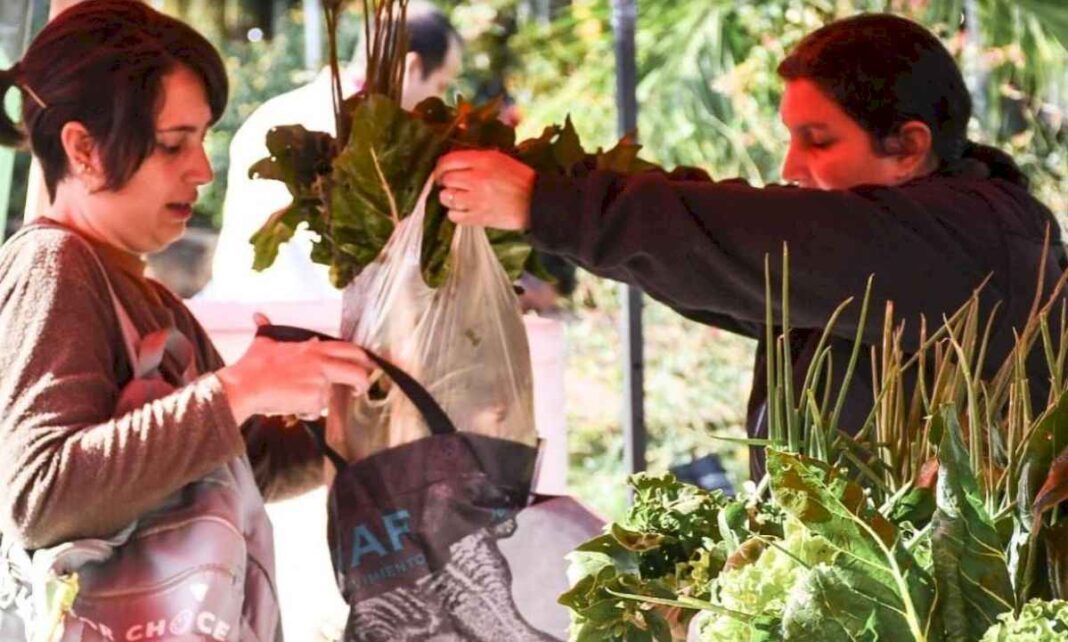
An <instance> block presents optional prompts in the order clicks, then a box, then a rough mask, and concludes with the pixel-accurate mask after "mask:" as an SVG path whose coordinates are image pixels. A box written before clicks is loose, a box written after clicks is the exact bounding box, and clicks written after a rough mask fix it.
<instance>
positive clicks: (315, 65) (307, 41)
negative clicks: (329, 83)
mask: <svg viewBox="0 0 1068 642" xmlns="http://www.w3.org/2000/svg"><path fill="white" fill-rule="evenodd" d="M322 66H323V3H322V1H321V0H304V68H305V69H307V70H308V71H315V72H317V71H319V69H320V68H321V67H322Z"/></svg>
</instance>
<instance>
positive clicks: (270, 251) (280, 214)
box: [249, 205, 306, 271]
mask: <svg viewBox="0 0 1068 642" xmlns="http://www.w3.org/2000/svg"><path fill="white" fill-rule="evenodd" d="M305 214H306V213H305V212H304V210H303V208H301V207H300V206H299V205H296V206H294V205H291V206H289V207H287V208H285V209H284V210H279V211H277V212H275V213H274V214H272V215H271V216H270V218H268V219H267V222H266V223H265V224H264V225H263V227H261V228H260V229H259V230H258V231H257V232H256V233H255V234H253V235H252V238H251V239H249V242H250V243H252V246H253V261H252V269H254V270H257V271H261V270H266V269H267V268H269V267H271V265H272V264H273V263H274V260H275V259H276V258H278V248H279V247H281V245H282V244H283V243H286V242H287V241H289V239H291V238H293V234H294V233H295V232H296V230H297V226H298V225H300V223H301V222H302V221H303V220H304V216H305Z"/></svg>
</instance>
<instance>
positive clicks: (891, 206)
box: [530, 161, 1064, 478]
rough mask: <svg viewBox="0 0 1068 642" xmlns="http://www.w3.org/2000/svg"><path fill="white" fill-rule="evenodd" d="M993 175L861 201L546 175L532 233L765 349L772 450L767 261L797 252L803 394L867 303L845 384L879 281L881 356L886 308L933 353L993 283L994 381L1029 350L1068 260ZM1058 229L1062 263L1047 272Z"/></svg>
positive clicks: (988, 369)
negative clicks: (1013, 355) (823, 352)
mask: <svg viewBox="0 0 1068 642" xmlns="http://www.w3.org/2000/svg"><path fill="white" fill-rule="evenodd" d="M990 173H991V172H990V170H989V168H988V167H987V166H986V165H983V164H982V163H979V162H978V161H976V162H972V163H964V164H961V166H960V167H959V168H958V169H957V170H955V171H953V172H939V173H935V174H931V175H929V176H926V177H923V178H919V179H915V180H913V181H910V182H908V183H906V184H903V185H900V186H895V187H876V186H864V187H858V188H855V189H851V190H848V191H822V190H814V189H802V188H797V187H783V186H772V187H766V188H755V187H751V186H749V185H747V184H746V183H744V182H741V181H737V180H734V181H724V182H714V181H711V180H709V179H708V178H707V175H704V174H703V172H699V171H698V172H694V171H688V172H684V173H681V174H672V175H667V174H663V173H648V174H641V175H637V176H630V177H627V176H622V175H619V174H615V173H612V172H607V171H593V172H591V173H590V174H588V175H587V176H584V177H582V178H572V179H565V178H560V177H554V176H548V175H539V176H538V177H537V180H536V183H535V189H534V194H533V199H532V202H531V230H530V234H531V237H532V241H533V243H534V245H535V246H536V247H537V248H538V249H540V250H543V251H545V252H549V253H554V254H558V255H560V256H562V257H564V258H567V259H569V260H571V261H573V262H575V263H577V264H578V265H580V266H582V267H584V268H586V269H587V270H589V271H591V272H593V273H594V274H597V275H600V276H603V277H607V278H610V279H615V280H617V281H623V282H626V283H630V284H633V285H636V286H638V287H640V288H641V289H643V290H644V291H645V292H646V293H647V294H649V295H650V296H651V297H653V298H654V299H657V300H658V301H661V302H663V303H665V304H666V305H668V306H670V307H671V308H673V309H675V310H676V311H678V312H679V313H681V314H683V315H684V316H686V317H688V318H690V319H693V320H695V321H698V322H700V323H704V324H707V325H710V326H715V327H718V328H723V329H725V330H728V331H731V332H734V333H738V334H741V335H744V336H747V337H751V338H754V339H756V340H757V342H758V348H757V354H756V362H755V363H754V371H753V388H752V392H751V395H750V398H749V405H748V413H747V421H746V424H747V431H748V433H749V435H750V436H752V437H758V438H759V437H765V436H766V435H767V416H766V414H767V413H766V410H765V402H766V400H767V376H766V352H767V345H766V340H765V337H766V332H765V322H764V319H765V296H764V293H765V257H768V258H770V261H769V263H770V268H771V276H772V279H773V283H775V284H777V283H779V282H780V279H781V276H782V274H781V272H782V270H781V268H782V253H783V246H784V244H785V245H786V246H787V247H788V248H789V265H790V275H789V281H790V283H789V286H790V325H791V328H792V332H791V336H790V343H791V347H792V350H791V356H792V363H793V373H794V377H795V382H794V384H795V388H799V387H800V385H801V383H802V381H801V379H803V377H804V375H805V372H806V371H807V369H808V365H809V363H810V362H811V361H812V359H813V357H814V352H815V349H816V346H817V343H818V342H819V338H820V335H821V333H822V331H823V328H824V326H825V325H826V324H827V322H828V321H829V319H830V317H831V314H832V312H833V311H834V310H835V308H837V307H838V306H839V304H841V303H842V302H843V301H844V300H845V299H847V298H849V297H853V298H854V304H853V305H850V306H849V307H848V308H847V309H846V311H845V313H844V314H843V315H842V316H841V317H840V318H839V320H838V321H837V323H836V324H835V326H834V330H833V336H832V337H831V340H830V344H829V345H830V348H831V358H832V363H833V371H834V373H835V378H836V379H837V380H838V381H836V382H834V383H838V382H840V381H841V378H842V376H843V375H844V371H845V365H846V364H847V363H848V361H849V357H850V353H851V351H852V342H853V338H854V336H855V334H856V331H857V324H858V323H859V317H860V314H859V311H860V305H859V301H860V300H862V298H863V296H864V291H865V285H866V282H867V280H868V277H869V275H874V285H873V290H872V298H871V303H870V308H869V314H868V317H867V323H866V324H865V325H866V327H865V328H864V330H863V341H864V343H865V344H866V346H872V345H879V344H880V343H881V341H882V334H883V310H884V307H885V304H886V302H887V301H893V306H894V307H893V310H894V314H895V318H896V320H897V321H898V322H905V324H906V332H905V334H904V337H903V342H902V349H903V350H905V351H906V352H914V351H915V350H916V349H917V347H918V345H919V332H918V331H915V330H916V329H917V328H918V327H919V323H920V318H921V316H922V317H923V318H925V319H926V322H927V325H928V328H936V327H938V326H939V325H941V323H942V320H943V319H944V318H946V317H948V316H950V315H952V314H953V313H954V312H955V311H957V310H958V309H959V308H960V307H961V306H962V305H963V304H965V303H966V302H967V300H968V298H969V297H971V296H972V294H973V292H974V291H975V290H976V288H977V287H978V286H979V285H980V284H981V283H982V282H983V281H984V279H986V278H987V277H988V276H989V277H990V280H989V282H988V283H986V284H985V286H984V287H982V288H981V289H980V294H979V299H980V310H981V313H982V315H983V316H982V318H983V319H986V318H988V316H989V315H990V313H991V312H992V311H993V310H994V306H995V303H998V302H1000V308H999V309H998V310H997V312H996V314H995V315H994V317H993V318H994V326H993V331H992V335H991V338H990V345H989V349H988V353H987V358H986V360H985V364H984V373H985V374H988V375H989V374H992V373H993V372H994V371H996V369H997V367H998V366H1000V365H1001V363H1002V362H1003V361H1004V360H1005V358H1006V356H1007V355H1008V353H1009V352H1010V350H1011V349H1012V346H1013V345H1014V334H1013V330H1014V329H1016V330H1019V329H1021V328H1022V327H1023V325H1024V324H1025V322H1026V320H1027V318H1028V316H1029V312H1030V309H1031V307H1032V302H1033V301H1034V298H1035V289H1036V285H1037V283H1038V275H1039V270H1040V269H1041V271H1042V272H1044V274H1045V278H1044V290H1045V293H1044V294H1043V298H1047V297H1048V294H1049V291H1050V290H1051V289H1052V287H1053V286H1054V285H1055V284H1056V282H1057V280H1058V278H1059V277H1060V275H1061V273H1062V270H1063V265H1064V252H1063V249H1062V248H1061V245H1060V234H1059V228H1058V227H1057V224H1056V222H1055V220H1054V218H1053V216H1052V214H1051V213H1050V211H1049V209H1048V208H1046V207H1045V206H1044V205H1042V204H1041V203H1039V202H1038V201H1037V200H1036V199H1035V198H1033V197H1032V196H1031V194H1030V193H1029V192H1028V191H1027V189H1026V188H1025V187H1023V186H1021V185H1018V184H1016V183H1014V182H1011V181H1009V180H1005V179H1003V178H998V177H996V176H995V177H992V176H990ZM1047 228H1048V229H1049V230H1050V235H1051V244H1052V249H1051V251H1050V252H1049V253H1048V256H1047V259H1046V261H1045V263H1042V264H1041V265H1040V263H1041V262H1042V256H1043V248H1044V243H1045V235H1046V231H1047ZM773 287H775V288H776V290H777V286H773ZM776 294H777V292H776ZM774 299H775V300H774V301H773V304H774V308H773V309H774V314H775V316H774V318H775V319H781V310H780V308H779V303H780V301H779V297H778V296H775V297H774ZM1056 308H1057V309H1059V306H1056ZM1058 324H1059V321H1053V322H1052V324H1051V327H1054V328H1056V327H1059V325H1058ZM909 328H912V329H913V330H914V331H911V332H910V331H908V329H909ZM1035 352H1041V350H1036V351H1035ZM869 353H870V351H868V350H865V352H863V353H862V357H861V361H860V362H859V363H858V365H857V368H856V371H855V375H854V378H853V380H852V383H851V385H850V388H849V391H848V393H847V397H846V403H845V406H844V408H843V412H842V415H841V419H840V422H839V427H840V428H841V429H843V430H846V431H847V432H856V431H857V430H858V429H859V428H860V427H861V426H862V425H863V423H864V422H865V419H866V418H867V416H868V413H869V411H870V410H871V408H872V405H873V393H872V381H871V368H870V365H869V361H868V357H867V355H868V354H869ZM1029 369H1030V373H1031V376H1030V379H1031V388H1032V393H1033V394H1032V398H1033V399H1037V400H1042V401H1043V402H1044V400H1045V398H1046V394H1047V393H1048V389H1049V384H1048V373H1047V371H1046V370H1045V368H1044V365H1043V362H1042V360H1041V359H1033V360H1032V361H1031V362H1029ZM836 389H837V386H836V387H834V388H832V390H836ZM751 455H753V456H752V457H751V463H750V470H751V473H752V475H753V476H754V478H759V476H761V475H762V474H763V471H764V462H763V457H762V451H760V450H758V449H753V450H752V451H751Z"/></svg>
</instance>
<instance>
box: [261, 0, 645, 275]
mask: <svg viewBox="0 0 1068 642" xmlns="http://www.w3.org/2000/svg"><path fill="white" fill-rule="evenodd" d="M341 4H342V3H340V2H332V3H330V4H329V5H326V6H324V11H325V13H326V18H327V19H326V22H327V27H328V31H329V35H330V38H329V43H330V59H331V71H332V79H333V83H332V86H333V100H334V106H335V122H336V125H337V127H336V131H337V132H338V136H337V138H335V137H334V136H332V135H331V134H328V133H325V132H315V131H308V130H306V129H305V128H303V127H301V126H299V125H289V126H282V127H276V128H274V129H272V130H271V131H270V132H269V133H268V134H267V141H266V142H267V149H268V151H269V152H270V156H269V157H267V158H264V159H262V160H260V161H258V162H257V163H255V164H254V165H253V166H252V167H251V168H250V169H249V174H250V176H252V177H254V178H263V179H271V180H278V181H282V182H283V183H285V185H286V187H287V189H288V190H289V192H290V194H291V195H292V197H293V200H292V203H291V204H290V205H289V206H288V207H286V208H285V209H283V210H281V211H279V212H276V213H275V214H274V215H272V216H271V217H270V218H269V219H268V221H267V222H266V224H265V225H264V226H263V227H262V228H261V229H260V230H259V231H258V232H256V234H255V235H254V236H253V238H252V243H253V245H254V248H255V254H254V256H255V258H254V264H253V267H254V268H255V269H257V270H263V269H266V268H267V267H269V266H270V265H271V264H272V263H273V262H274V260H275V258H276V257H277V255H278V248H279V247H280V246H281V245H282V244H283V243H285V242H287V241H289V240H290V239H291V238H292V237H293V234H294V233H295V232H296V230H297V229H298V228H299V227H301V226H307V228H308V229H309V230H311V231H312V232H313V233H314V235H315V237H316V240H315V241H314V242H313V248H312V254H311V259H312V260H313V261H314V262H316V263H321V264H324V265H328V266H330V279H331V282H332V283H333V284H334V285H335V286H336V287H338V288H343V287H345V286H346V285H347V284H348V283H349V282H350V281H352V279H354V278H355V277H356V276H357V275H359V273H360V272H361V271H362V270H363V268H364V267H366V266H367V265H369V264H370V263H371V262H372V261H374V260H375V258H376V257H377V256H378V255H379V253H380V252H381V251H382V249H383V247H385V245H386V242H387V241H388V240H389V237H390V235H391V234H392V233H393V230H394V228H395V227H396V226H397V224H398V223H399V222H400V220H401V219H403V218H405V217H407V216H409V215H411V214H412V212H413V211H414V210H415V208H416V205H417V203H418V201H419V199H420V196H421V195H422V193H423V188H424V185H425V184H426V183H427V181H428V179H429V178H430V176H431V174H432V172H433V170H434V166H435V165H436V163H437V161H438V159H439V158H440V157H441V156H442V155H444V154H446V153H448V152H451V151H456V150H469V149H479V150H497V151H499V152H502V153H505V154H508V155H510V156H512V157H514V158H517V159H518V160H520V161H522V162H524V163H526V164H528V165H530V166H531V167H533V168H534V169H535V170H537V171H538V172H540V173H545V174H554V175H562V176H579V175H582V174H584V173H586V172H588V171H589V170H591V169H611V170H615V171H619V172H624V173H632V172H640V171H649V170H652V169H655V166H654V165H652V164H650V163H646V162H644V161H642V160H640V159H639V158H638V150H639V147H638V146H637V145H634V144H632V143H631V142H630V141H629V140H627V139H624V140H622V141H620V142H619V144H618V145H617V146H616V147H614V148H613V149H611V150H609V151H607V152H602V151H601V150H598V151H597V152H596V153H593V154H590V153H587V152H586V150H585V149H583V147H582V144H581V142H580V141H579V138H578V135H577V134H576V132H575V128H574V127H573V126H572V124H571V121H570V119H568V120H567V121H566V122H565V123H564V125H562V126H551V127H547V128H546V129H545V130H544V131H543V132H542V134H541V135H540V136H538V137H536V138H531V139H528V140H525V141H522V142H517V141H516V133H515V129H514V128H512V127H511V126H509V125H506V124H505V123H503V122H501V120H500V119H499V118H498V115H499V114H498V112H499V107H500V104H499V101H490V102H488V103H486V104H483V105H473V104H471V103H468V102H466V101H464V100H463V99H462V98H460V99H459V101H458V104H457V105H456V106H455V107H451V106H448V105H446V104H445V103H444V102H443V101H442V100H440V99H437V98H429V99H427V100H424V101H423V102H421V103H420V104H419V105H417V106H416V107H415V108H414V109H413V110H412V111H407V110H404V109H402V108H401V107H400V103H401V97H402V95H403V79H404V74H403V69H404V67H403V64H404V53H405V51H406V50H407V45H406V33H405V27H404V24H405V12H406V10H407V1H406V0H375V1H374V2H371V1H370V0H364V16H365V20H364V24H365V38H364V39H365V47H366V49H367V60H368V63H367V73H366V78H365V84H364V87H363V89H362V90H361V91H360V92H359V93H357V94H356V95H355V96H353V97H351V98H348V99H344V100H343V99H342V98H341V84H340V71H339V68H338V64H337V47H336V39H337V38H336V31H337V13H338V12H339V11H340V10H341ZM436 196H437V188H436V187H435V188H434V189H432V190H431V192H430V193H429V195H428V198H427V199H426V214H425V219H424V230H423V232H424V235H423V248H422V268H423V277H424V280H425V281H426V283H427V284H428V285H430V286H431V287H438V286H440V285H441V284H442V283H444V281H445V279H446V277H447V275H448V271H449V261H448V254H449V248H450V246H451V244H452V237H453V234H454V233H455V226H454V225H453V224H452V223H451V222H450V221H449V220H448V217H447V216H446V212H445V209H444V208H443V206H442V205H441V204H440V202H439V201H438V199H437V198H436ZM487 234H488V236H489V240H490V243H491V245H492V246H493V249H494V252H495V253H496V255H497V258H498V259H500V261H501V264H502V265H503V267H504V269H505V272H506V273H507V274H508V275H509V276H510V277H511V278H513V279H514V278H517V277H518V276H519V274H520V273H521V272H523V271H524V270H525V271H529V272H532V273H534V274H536V275H538V276H542V277H543V278H547V279H551V277H548V276H547V275H546V274H545V272H544V270H542V269H541V268H540V266H539V265H538V264H537V261H536V258H535V256H536V255H534V254H533V252H532V250H531V247H530V245H529V243H528V242H527V241H526V239H525V237H524V235H523V234H522V233H521V232H506V231H497V230H489V231H487Z"/></svg>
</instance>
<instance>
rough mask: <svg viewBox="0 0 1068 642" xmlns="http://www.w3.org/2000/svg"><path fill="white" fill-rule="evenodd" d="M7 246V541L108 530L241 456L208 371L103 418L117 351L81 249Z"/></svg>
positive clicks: (42, 540)
mask: <svg viewBox="0 0 1068 642" xmlns="http://www.w3.org/2000/svg"><path fill="white" fill-rule="evenodd" d="M37 236H38V237H43V236H46V235H45V234H43V233H42V234H39V235H37ZM16 243H18V246H17V247H8V248H5V252H4V254H3V259H2V260H0V373H2V376H0V442H2V443H3V444H4V447H3V448H2V449H0V531H2V532H3V534H4V536H5V537H6V536H11V537H13V539H15V540H16V541H17V542H18V543H19V544H20V545H21V546H24V547H26V548H30V549H35V548H41V547H44V546H50V545H53V544H56V543H58V542H61V541H64V540H69V539H72V538H76V537H96V536H107V535H111V534H113V533H114V532H115V531H117V530H119V529H120V528H122V527H124V526H126V525H127V524H129V523H130V522H131V521H132V520H134V519H136V518H137V516H138V515H140V514H142V513H144V512H145V511H146V510H149V509H150V508H152V507H153V506H155V505H157V504H158V503H159V502H160V501H161V500H163V499H164V498H165V497H166V496H167V495H169V494H170V493H172V492H173V491H175V490H176V489H178V488H180V487H182V486H183V485H185V484H187V483H189V482H191V481H193V480H195V479H198V478H200V477H203V476H204V475H205V474H207V473H208V472H210V471H211V470H212V469H214V468H216V467H218V466H220V465H221V464H223V463H225V462H226V461H229V460H230V459H232V458H234V457H236V456H239V455H240V454H242V453H243V452H244V449H245V444H244V442H243V440H242V438H241V433H240V431H239V430H238V428H237V426H236V424H235V422H234V418H233V415H232V413H231V411H230V407H229V402H228V401H227V399H226V395H225V393H224V391H223V388H222V385H221V383H220V382H219V380H218V378H217V377H215V376H214V375H206V376H204V377H201V378H199V379H197V380H196V381H194V382H193V383H191V384H189V385H187V386H185V387H183V388H180V389H178V390H176V391H174V392H173V393H171V394H169V395H167V396H165V397H162V398H160V399H157V400H155V401H152V402H151V403H148V404H145V405H144V406H143V407H141V408H138V409H136V410H134V411H132V412H130V413H128V414H125V415H122V416H119V417H113V411H114V408H115V404H116V402H117V399H118V395H119V392H120V389H119V383H118V382H117V381H116V378H117V377H116V372H117V368H118V364H120V363H122V362H123V360H125V359H126V358H127V357H126V354H125V352H124V349H123V347H122V343H121V335H120V334H119V331H118V327H117V325H118V323H117V320H116V319H115V314H114V311H113V309H112V307H111V303H110V298H109V295H108V293H107V289H106V285H105V283H104V282H103V277H102V276H101V275H100V274H99V270H98V269H97V267H96V266H95V265H94V264H93V263H92V258H91V257H90V255H89V254H88V252H89V251H88V250H87V249H85V248H83V247H81V246H80V245H78V244H77V243H73V242H70V241H67V242H55V241H54V239H53V242H52V243H51V244H49V243H38V242H36V241H35V242H27V240H26V239H16Z"/></svg>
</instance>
